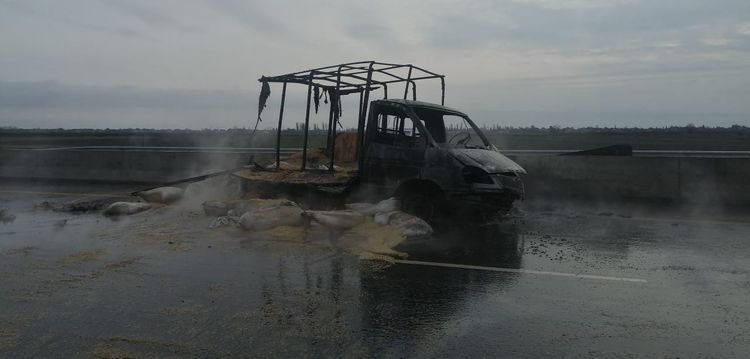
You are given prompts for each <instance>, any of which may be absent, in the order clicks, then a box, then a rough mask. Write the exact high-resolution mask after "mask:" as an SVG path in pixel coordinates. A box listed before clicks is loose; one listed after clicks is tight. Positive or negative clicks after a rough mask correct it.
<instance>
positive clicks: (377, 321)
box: [0, 189, 750, 358]
mask: <svg viewBox="0 0 750 359" xmlns="http://www.w3.org/2000/svg"><path fill="white" fill-rule="evenodd" d="M55 192H71V191H70V189H67V190H66V191H62V190H59V191H55ZM121 192H126V191H121ZM95 193H96V192H95ZM99 193H107V191H104V190H103V191H100V192H99ZM73 198H75V196H71V195H69V194H66V193H58V194H40V193H18V192H16V193H12V191H10V190H8V191H6V192H3V193H1V194H0V208H4V209H7V211H8V213H12V214H13V215H14V216H15V218H14V219H13V220H12V221H8V222H7V223H4V224H0V283H1V284H0V308H2V310H1V311H0V354H2V355H0V356H2V357H49V356H60V357H95V358H115V357H154V356H156V357H165V356H166V357H171V356H177V357H201V358H212V357H213V358H223V357H229V356H238V357H258V356H263V357H266V356H274V357H278V356H295V357H297V356H315V357H320V356H325V357H330V356H334V357H341V356H344V357H362V356H377V357H383V356H386V357H406V356H421V357H489V356H491V357H529V358H531V357H534V358H536V357H591V358H600V357H667V358H669V357H737V358H741V357H745V355H746V353H747V348H748V347H750V334H748V333H750V305H749V304H748V303H747V300H746V299H747V298H748V296H749V295H750V279H749V277H748V274H749V273H750V262H748V261H747V257H748V253H750V242H748V241H747V238H748V234H750V223H748V222H744V221H742V220H734V221H726V220H722V218H724V219H725V218H726V217H722V218H718V219H717V220H705V218H701V219H700V220H696V218H690V217H687V216H685V215H683V214H679V215H675V214H671V213H652V212H646V211H641V210H640V209H639V208H635V207H624V208H617V209H614V210H613V209H608V210H606V211H603V210H601V209H599V208H592V207H587V206H585V205H580V206H570V205H561V204H557V205H548V204H545V205H535V204H526V208H525V212H523V214H521V215H518V216H516V218H512V219H509V220H507V221H504V222H501V223H495V224H492V225H485V226H472V227H469V228H455V229H452V230H450V231H448V232H447V233H444V234H441V235H439V236H436V237H435V238H432V239H429V240H420V241H412V242H404V243H402V245H401V246H399V247H398V250H400V251H404V252H407V253H409V258H408V259H407V261H412V262H405V263H395V264H387V263H382V262H377V261H363V260H360V259H358V258H356V257H352V256H351V255H348V254H346V253H343V252H341V251H337V250H336V249H335V248H330V247H325V246H319V245H311V243H308V242H305V241H283V242H280V241H273V240H268V239H266V238H255V237H252V236H249V235H248V234H247V233H244V232H241V231H232V230H225V229H217V230H208V229H207V228H206V226H207V224H208V223H209V221H210V218H207V217H204V216H203V215H202V214H201V213H199V210H197V209H192V208H183V209H180V210H174V211H171V212H170V211H162V212H159V213H160V215H159V216H156V215H155V216H150V217H148V216H140V217H139V216H134V217H132V218H124V219H122V220H116V221H113V220H110V219H106V218H104V217H101V216H99V215H98V214H80V215H72V214H68V213H62V212H54V211H49V210H45V209H43V208H35V206H34V205H35V204H39V203H41V202H44V201H53V202H59V201H66V200H70V199H73ZM146 213H148V212H146ZM146 213H144V214H146ZM175 218H183V220H181V221H175V220H174V219H175ZM416 263H419V264H416ZM445 263H448V264H449V265H447V266H445V265H444V264H445ZM425 264H426V265H425ZM492 268H496V269H498V268H499V269H502V270H501V271H494V270H492ZM612 278H620V279H635V281H625V280H612Z"/></svg>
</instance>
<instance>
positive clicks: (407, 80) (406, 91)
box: [404, 65, 412, 100]
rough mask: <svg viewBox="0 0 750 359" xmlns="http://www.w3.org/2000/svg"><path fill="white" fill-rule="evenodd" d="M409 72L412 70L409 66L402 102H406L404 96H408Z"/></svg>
mask: <svg viewBox="0 0 750 359" xmlns="http://www.w3.org/2000/svg"><path fill="white" fill-rule="evenodd" d="M411 70H412V66H411V65H409V74H408V75H407V76H406V85H405V86H404V100H406V96H407V95H408V94H409V83H410V82H412V81H411Z"/></svg>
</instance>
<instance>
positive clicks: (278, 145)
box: [276, 82, 286, 170]
mask: <svg viewBox="0 0 750 359" xmlns="http://www.w3.org/2000/svg"><path fill="white" fill-rule="evenodd" d="M285 100H286V82H284V87H282V89H281V107H280V108H279V129H278V131H277V132H276V169H277V170H278V169H279V166H281V121H283V120H284V101H285Z"/></svg>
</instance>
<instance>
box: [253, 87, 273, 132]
mask: <svg viewBox="0 0 750 359" xmlns="http://www.w3.org/2000/svg"><path fill="white" fill-rule="evenodd" d="M270 96H271V86H269V85H268V82H263V83H262V85H261V87H260V96H258V120H257V121H256V123H255V127H258V122H261V121H262V120H261V119H260V114H261V113H262V112H263V109H264V108H266V102H267V101H268V98H269V97H270Z"/></svg>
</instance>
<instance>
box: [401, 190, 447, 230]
mask: <svg viewBox="0 0 750 359" xmlns="http://www.w3.org/2000/svg"><path fill="white" fill-rule="evenodd" d="M397 198H398V199H399V200H400V201H401V210H402V211H404V212H406V213H409V214H412V215H415V216H417V217H419V218H422V219H424V220H425V221H427V222H428V223H430V224H434V223H435V218H436V216H437V212H438V201H437V200H436V199H435V196H434V195H430V194H428V193H420V192H417V193H403V194H400V195H399V196H397Z"/></svg>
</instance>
